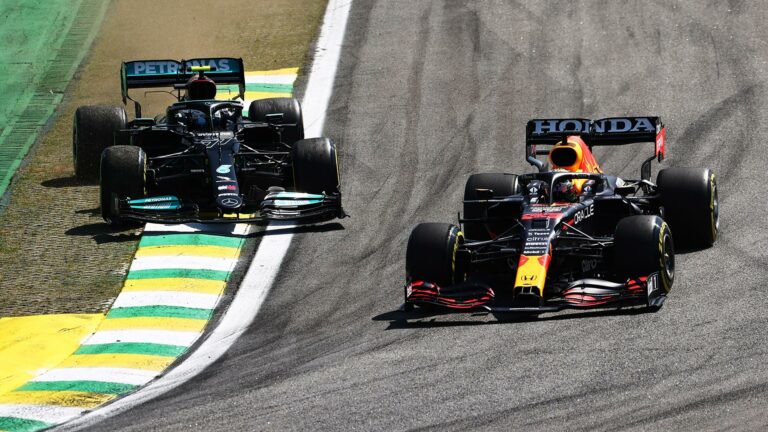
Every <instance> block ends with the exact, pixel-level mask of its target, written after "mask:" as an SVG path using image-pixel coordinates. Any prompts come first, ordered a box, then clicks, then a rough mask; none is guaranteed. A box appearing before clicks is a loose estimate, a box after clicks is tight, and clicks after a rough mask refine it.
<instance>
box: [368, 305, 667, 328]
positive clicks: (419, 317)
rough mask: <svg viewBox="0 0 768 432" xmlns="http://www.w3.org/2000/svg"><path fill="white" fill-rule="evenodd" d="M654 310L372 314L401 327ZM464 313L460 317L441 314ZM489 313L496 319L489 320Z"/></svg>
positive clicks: (549, 318)
mask: <svg viewBox="0 0 768 432" xmlns="http://www.w3.org/2000/svg"><path fill="white" fill-rule="evenodd" d="M647 313H652V312H651V311H650V310H649V309H647V308H644V307H627V308H621V309H597V310H589V311H576V312H568V313H562V312H561V313H555V314H547V315H544V316H541V315H539V316H537V315H530V314H509V313H491V312H486V311H482V310H479V311H477V312H473V313H469V314H467V313H454V312H450V311H441V310H417V311H414V312H404V311H403V310H401V309H397V310H393V311H389V312H384V313H382V314H379V315H376V316H375V317H373V318H371V319H372V320H373V321H389V326H388V327H387V328H386V330H400V329H408V328H418V327H425V328H432V327H462V326H472V325H488V324H522V323H530V322H537V321H560V320H569V319H579V318H598V317H608V316H631V315H643V314H647ZM449 317H456V318H458V317H461V319H460V320H459V319H457V320H448V319H441V318H449ZM489 317H493V318H495V320H489V319H488V318H489Z"/></svg>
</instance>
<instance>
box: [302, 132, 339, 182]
mask: <svg viewBox="0 0 768 432" xmlns="http://www.w3.org/2000/svg"><path fill="white" fill-rule="evenodd" d="M291 159H292V161H293V184H294V186H295V188H296V190H297V191H299V192H307V193H314V194H319V193H325V194H326V195H330V194H334V193H338V192H339V166H338V159H337V155H336V146H335V145H334V144H333V141H331V140H330V139H328V138H310V139H305V140H300V141H296V143H295V144H294V145H293V148H292V149H291Z"/></svg>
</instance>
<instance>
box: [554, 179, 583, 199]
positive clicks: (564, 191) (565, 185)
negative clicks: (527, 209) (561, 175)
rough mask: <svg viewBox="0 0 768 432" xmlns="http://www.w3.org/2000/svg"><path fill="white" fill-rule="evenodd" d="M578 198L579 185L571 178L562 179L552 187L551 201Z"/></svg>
mask: <svg viewBox="0 0 768 432" xmlns="http://www.w3.org/2000/svg"><path fill="white" fill-rule="evenodd" d="M578 200H579V187H578V186H577V185H575V184H574V183H573V182H572V181H571V180H563V181H560V182H558V183H556V184H555V186H554V187H553V188H552V201H554V202H576V201H578Z"/></svg>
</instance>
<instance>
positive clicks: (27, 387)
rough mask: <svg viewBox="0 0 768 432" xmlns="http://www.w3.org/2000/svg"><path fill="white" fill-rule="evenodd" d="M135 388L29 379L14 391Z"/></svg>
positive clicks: (105, 391)
mask: <svg viewBox="0 0 768 432" xmlns="http://www.w3.org/2000/svg"><path fill="white" fill-rule="evenodd" d="M134 388H136V386H135V385H132V384H123V383H112V382H104V381H31V382H28V383H26V384H24V385H23V386H21V387H19V388H17V389H16V390H15V391H77V392H87V393H103V394H120V393H125V392H127V391H131V390H133V389H134Z"/></svg>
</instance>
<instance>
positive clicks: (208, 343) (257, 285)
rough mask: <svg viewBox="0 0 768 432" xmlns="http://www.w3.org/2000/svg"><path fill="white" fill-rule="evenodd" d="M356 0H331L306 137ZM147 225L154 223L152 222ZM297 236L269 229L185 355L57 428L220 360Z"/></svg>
mask: <svg viewBox="0 0 768 432" xmlns="http://www.w3.org/2000/svg"><path fill="white" fill-rule="evenodd" d="M351 5H352V0H329V1H328V6H327V7H326V10H325V16H324V18H323V25H322V28H321V30H320V37H319V38H318V41H317V47H316V52H315V59H314V61H313V63H312V70H311V71H310V75H309V80H308V83H307V90H306V92H305V94H304V100H303V101H302V108H303V111H304V114H305V117H304V126H305V135H306V136H307V137H313V136H320V135H321V134H322V131H323V125H324V123H325V115H326V111H327V109H328V103H329V101H330V99H331V95H332V93H333V83H334V79H335V76H336V67H337V65H338V63H339V57H340V55H341V48H342V43H343V41H344V31H345V29H346V25H347V17H348V16H349V10H350V7H351ZM147 226H148V227H149V224H148V225H147ZM290 226H291V225H286V224H277V223H273V224H270V225H269V226H268V227H267V231H271V230H275V229H285V228H287V227H290ZM150 229H152V228H151V227H150ZM178 229H179V231H182V232H183V231H185V230H187V228H182V227H179V228H178ZM193 229H194V228H193ZM292 238H293V234H291V233H286V234H272V235H270V234H267V235H265V236H264V237H263V239H262V240H261V243H260V244H259V248H258V250H257V251H256V256H255V257H254V258H253V261H252V262H251V266H250V267H249V269H248V272H247V273H246V275H245V277H244V279H243V282H242V284H241V285H240V289H239V290H238V291H237V294H235V297H234V299H233V300H232V303H231V304H230V306H229V308H228V309H227V311H226V313H225V314H224V316H223V317H222V318H221V321H220V322H219V324H218V325H217V327H216V328H215V329H213V330H211V332H210V333H208V335H207V338H206V340H205V341H204V342H203V343H202V344H201V345H200V346H199V347H198V348H197V349H196V350H195V351H194V352H193V353H192V354H190V356H189V357H187V359H186V360H184V361H183V362H182V363H181V364H179V365H178V366H176V367H175V368H173V369H172V370H171V371H170V372H168V373H167V374H166V375H164V376H162V377H160V378H159V379H157V380H155V381H153V382H151V383H150V384H149V385H147V386H146V387H144V388H143V389H141V390H140V391H138V392H136V393H133V394H130V395H128V396H126V397H124V398H121V399H118V400H116V401H115V402H114V403H111V404H109V405H106V406H105V407H103V408H100V409H97V410H95V411H92V412H90V413H88V414H86V415H84V416H83V417H80V418H78V419H75V420H73V421H72V422H70V423H68V424H64V425H62V426H60V427H59V428H57V429H55V430H79V429H82V428H85V427H88V426H92V425H94V424H96V423H98V422H99V421H101V420H103V419H105V418H107V417H110V416H113V415H116V414H119V413H122V412H125V411H127V410H129V409H131V408H133V407H136V406H138V405H140V404H142V403H144V402H147V401H149V400H151V399H153V398H155V397H158V396H160V395H162V394H164V393H166V392H168V391H170V390H173V389H174V388H176V387H178V386H180V385H181V384H183V383H184V382H186V381H188V380H190V379H192V378H193V377H195V376H196V375H198V374H199V373H201V372H202V371H203V370H204V369H205V368H207V367H208V366H210V365H211V364H213V363H214V362H216V361H217V360H218V359H219V358H220V357H221V356H222V355H224V353H225V352H227V350H229V348H230V347H231V346H232V345H233V344H234V343H235V341H236V340H237V338H239V337H240V335H242V334H243V333H245V331H246V330H247V329H248V326H249V325H250V324H251V323H252V322H253V320H254V318H255V317H256V314H257V313H258V312H259V309H260V308H261V305H262V303H264V300H265V299H266V297H267V294H268V293H269V290H270V288H271V287H272V283H273V281H274V279H275V277H276V276H277V273H278V272H279V271H280V267H281V265H282V262H283V258H284V257H285V254H286V253H287V252H288V248H289V246H290V244H291V239H292Z"/></svg>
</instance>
